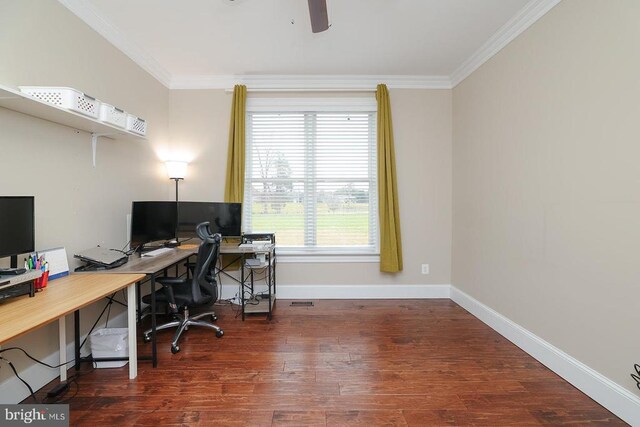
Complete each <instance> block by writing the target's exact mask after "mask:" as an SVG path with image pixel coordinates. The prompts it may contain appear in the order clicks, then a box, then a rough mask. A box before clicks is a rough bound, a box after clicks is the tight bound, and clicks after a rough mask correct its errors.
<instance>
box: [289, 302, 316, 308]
mask: <svg viewBox="0 0 640 427" xmlns="http://www.w3.org/2000/svg"><path fill="white" fill-rule="evenodd" d="M291 307H313V301H291Z"/></svg>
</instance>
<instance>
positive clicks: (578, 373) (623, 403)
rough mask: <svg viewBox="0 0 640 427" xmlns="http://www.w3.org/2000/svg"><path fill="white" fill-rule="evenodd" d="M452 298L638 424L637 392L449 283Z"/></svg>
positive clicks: (603, 404)
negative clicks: (633, 392) (629, 389)
mask: <svg viewBox="0 0 640 427" xmlns="http://www.w3.org/2000/svg"><path fill="white" fill-rule="evenodd" d="M451 299H452V300H453V301H454V302H455V303H456V304H458V305H459V306H461V307H462V308H464V309H465V310H467V311H468V312H469V313H471V314H473V315H474V316H475V317H477V318H478V319H480V320H481V321H483V322H484V323H486V324H487V325H488V326H490V327H491V328H492V329H494V330H495V331H496V332H498V333H499V334H500V335H502V336H503V337H505V338H506V339H508V340H509V341H511V342H512V343H514V344H515V345H517V346H518V347H520V348H521V349H522V350H524V351H526V352H527V353H529V355H531V356H532V357H533V358H534V359H536V360H538V361H539V362H540V363H542V364H543V365H545V366H546V367H547V368H549V369H551V370H552V371H553V372H555V373H556V374H558V375H560V376H561V377H562V378H564V379H565V380H567V381H568V382H569V383H571V384H572V385H573V386H574V387H576V388H577V389H579V390H580V391H582V392H583V393H584V394H586V395H587V396H589V397H590V398H592V399H593V400H595V401H596V402H598V403H599V404H601V405H602V406H604V407H605V408H607V409H608V410H609V411H611V412H613V413H614V414H616V415H617V416H618V417H620V418H622V419H623V420H624V421H626V422H627V423H629V424H631V425H633V426H640V398H638V396H635V395H634V394H632V393H631V392H630V391H628V390H626V389H625V388H623V387H621V386H620V385H618V384H616V383H615V382H613V381H611V380H610V379H608V378H607V377H605V376H604V375H602V374H600V373H598V372H596V371H594V370H593V369H591V368H590V367H588V366H587V365H585V364H584V363H582V362H580V361H578V360H576V359H575V358H573V357H571V356H570V355H568V354H567V353H565V352H563V351H562V350H560V349H559V348H557V347H555V346H553V345H551V344H550V343H548V342H547V341H545V340H543V339H542V338H540V337H539V336H537V335H535V334H533V333H531V332H530V331H528V330H527V329H525V328H523V327H522V326H520V325H518V324H517V323H514V322H513V321H511V320H510V319H508V318H506V317H505V316H503V315H502V314H500V313H498V312H497V311H495V310H493V309H492V308H490V307H487V306H486V305H484V304H482V303H481V302H480V301H478V300H476V299H474V298H473V297H471V296H469V295H467V294H466V293H464V292H462V291H461V290H459V289H457V288H456V287H455V286H451Z"/></svg>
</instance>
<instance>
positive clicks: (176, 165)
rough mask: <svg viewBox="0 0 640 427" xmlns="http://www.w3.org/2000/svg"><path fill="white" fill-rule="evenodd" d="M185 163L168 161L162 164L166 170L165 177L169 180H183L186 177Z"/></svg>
mask: <svg viewBox="0 0 640 427" xmlns="http://www.w3.org/2000/svg"><path fill="white" fill-rule="evenodd" d="M187 164H188V163H187V162H177V161H173V160H171V161H168V162H164V165H165V166H166V168H167V175H169V178H170V179H184V177H185V176H186V175H187Z"/></svg>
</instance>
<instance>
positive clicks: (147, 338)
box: [142, 334, 151, 342]
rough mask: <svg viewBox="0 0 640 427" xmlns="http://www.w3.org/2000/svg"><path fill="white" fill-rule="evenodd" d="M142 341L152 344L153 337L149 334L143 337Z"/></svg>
mask: <svg viewBox="0 0 640 427" xmlns="http://www.w3.org/2000/svg"><path fill="white" fill-rule="evenodd" d="M142 341H144V342H151V337H150V336H149V335H147V334H144V335H142Z"/></svg>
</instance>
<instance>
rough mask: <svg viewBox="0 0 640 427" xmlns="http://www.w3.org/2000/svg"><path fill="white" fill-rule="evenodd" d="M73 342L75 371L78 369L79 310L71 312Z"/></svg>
mask: <svg viewBox="0 0 640 427" xmlns="http://www.w3.org/2000/svg"><path fill="white" fill-rule="evenodd" d="M73 329H74V343H75V349H76V354H75V357H76V363H75V365H76V371H79V370H80V310H76V311H74V312H73Z"/></svg>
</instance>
